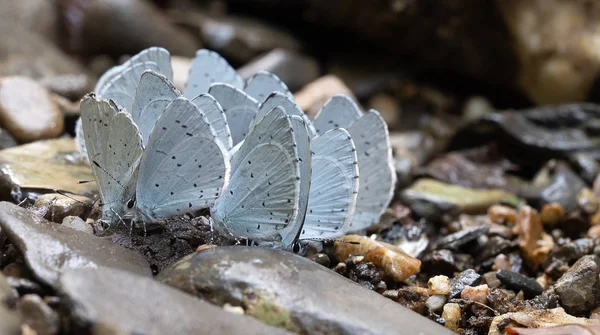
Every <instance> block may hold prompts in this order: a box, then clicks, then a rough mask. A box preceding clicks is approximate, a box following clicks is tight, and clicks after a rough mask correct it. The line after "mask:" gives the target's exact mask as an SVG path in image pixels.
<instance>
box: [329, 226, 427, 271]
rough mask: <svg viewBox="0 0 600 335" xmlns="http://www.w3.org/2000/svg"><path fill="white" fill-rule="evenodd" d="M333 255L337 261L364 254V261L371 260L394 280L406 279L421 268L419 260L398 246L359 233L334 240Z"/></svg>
mask: <svg viewBox="0 0 600 335" xmlns="http://www.w3.org/2000/svg"><path fill="white" fill-rule="evenodd" d="M348 242H353V243H348ZM357 242H358V244H355V243H357ZM334 256H335V258H336V259H337V260H339V261H344V260H346V259H347V258H348V257H351V256H364V261H365V262H372V263H373V264H374V265H375V266H376V267H378V268H381V269H383V271H384V272H385V274H386V275H388V276H390V277H392V278H393V279H394V280H396V281H403V280H406V279H407V278H408V277H410V276H412V275H413V274H415V273H417V272H418V271H419V269H420V268H421V261H419V260H418V259H416V258H413V257H411V256H409V255H408V254H406V253H405V252H404V251H402V250H401V249H400V248H398V247H395V246H393V245H390V244H387V243H383V242H378V241H374V240H372V239H370V238H368V237H366V236H359V235H347V236H344V237H342V238H341V239H340V240H338V241H336V242H335V243H334Z"/></svg>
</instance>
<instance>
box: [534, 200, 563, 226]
mask: <svg viewBox="0 0 600 335" xmlns="http://www.w3.org/2000/svg"><path fill="white" fill-rule="evenodd" d="M564 217H565V210H564V209H563V207H562V206H561V205H560V204H559V203H558V202H550V203H547V204H544V206H542V210H541V212H540V219H541V220H542V223H543V224H544V225H547V226H553V225H555V224H557V223H559V222H560V221H562V219H563V218H564Z"/></svg>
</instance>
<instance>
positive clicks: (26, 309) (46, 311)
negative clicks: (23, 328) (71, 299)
mask: <svg viewBox="0 0 600 335" xmlns="http://www.w3.org/2000/svg"><path fill="white" fill-rule="evenodd" d="M18 308H19V314H21V316H22V317H23V323H24V324H27V325H28V326H29V327H31V329H33V330H35V332H36V333H37V334H39V335H55V334H58V332H59V330H60V318H59V317H58V314H57V313H56V311H54V310H53V309H52V308H50V306H48V304H47V303H46V302H45V301H44V300H43V299H42V298H41V297H40V296H39V295H35V294H26V295H24V296H23V297H22V298H21V300H20V301H19V305H18Z"/></svg>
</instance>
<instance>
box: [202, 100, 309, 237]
mask: <svg viewBox="0 0 600 335" xmlns="http://www.w3.org/2000/svg"><path fill="white" fill-rule="evenodd" d="M294 142H295V141H294V131H293V128H292V121H291V120H290V118H289V117H288V116H287V115H286V114H285V112H284V111H283V109H282V108H281V107H277V108H275V109H273V111H271V112H270V113H269V114H267V115H266V116H265V117H264V118H263V119H262V120H261V121H260V122H259V123H258V124H257V125H256V127H255V128H254V129H253V130H252V132H251V133H250V134H249V135H248V137H247V138H246V140H245V141H244V142H243V144H242V145H241V146H240V148H239V150H238V151H237V152H236V154H235V155H234V156H233V157H232V159H231V182H230V183H229V187H228V188H226V189H225V190H224V192H223V195H222V196H221V197H220V198H218V199H217V201H216V202H215V205H214V206H213V207H212V208H211V216H212V218H213V220H214V221H215V223H216V226H217V228H218V229H220V230H226V231H227V232H228V233H230V234H232V235H233V236H235V237H236V238H248V239H252V240H254V241H266V242H274V243H276V244H278V245H279V246H281V247H283V248H287V247H289V242H287V241H289V240H293V239H295V238H296V236H297V234H298V231H299V229H300V226H301V222H299V221H298V199H299V194H300V160H299V157H298V150H297V146H296V144H295V143H294ZM284 241H285V242H284Z"/></svg>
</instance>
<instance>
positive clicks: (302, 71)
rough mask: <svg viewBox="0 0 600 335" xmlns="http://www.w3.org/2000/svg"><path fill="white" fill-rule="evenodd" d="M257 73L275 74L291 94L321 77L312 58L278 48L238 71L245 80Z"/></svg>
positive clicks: (316, 63) (317, 64) (317, 66)
mask: <svg viewBox="0 0 600 335" xmlns="http://www.w3.org/2000/svg"><path fill="white" fill-rule="evenodd" d="M259 71H268V72H271V73H273V74H275V75H276V76H277V77H279V79H281V80H282V81H283V82H284V83H285V84H286V85H287V87H288V88H289V89H290V91H292V92H295V91H297V90H299V89H301V88H302V87H304V86H305V85H307V84H309V83H311V82H313V81H314V80H316V79H317V78H319V76H320V75H321V71H320V69H319V63H318V62H317V61H316V60H315V59H314V58H312V57H310V56H308V55H305V54H301V53H299V52H297V51H293V50H288V49H279V48H278V49H274V50H273V51H270V52H269V53H267V54H265V55H262V56H259V57H257V58H255V59H253V60H252V61H251V62H249V63H247V64H246V65H244V66H242V67H241V68H239V69H238V73H239V74H240V76H241V77H242V78H244V79H246V80H247V79H248V78H250V77H251V76H253V75H254V74H255V73H257V72H259Z"/></svg>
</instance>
